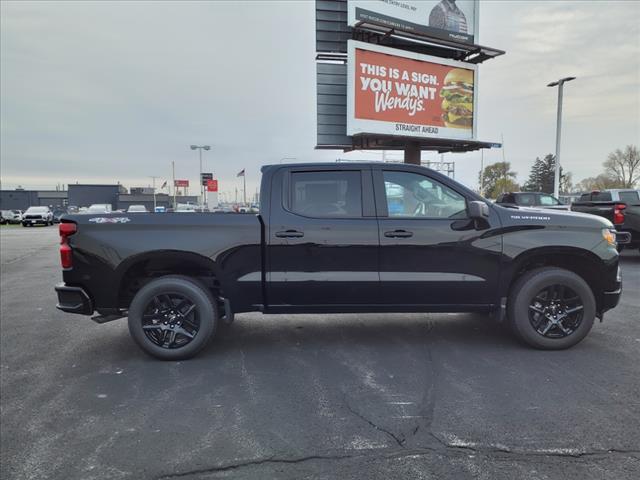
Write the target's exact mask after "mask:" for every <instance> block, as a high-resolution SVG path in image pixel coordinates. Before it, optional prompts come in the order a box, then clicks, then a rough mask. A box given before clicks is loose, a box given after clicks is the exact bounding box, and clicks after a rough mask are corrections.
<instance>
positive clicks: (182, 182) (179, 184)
mask: <svg viewBox="0 0 640 480" xmlns="http://www.w3.org/2000/svg"><path fill="white" fill-rule="evenodd" d="M173 186H174V187H188V186H189V180H174V181H173Z"/></svg>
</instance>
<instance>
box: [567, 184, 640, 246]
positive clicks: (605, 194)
mask: <svg viewBox="0 0 640 480" xmlns="http://www.w3.org/2000/svg"><path fill="white" fill-rule="evenodd" d="M571 210H572V211H574V212H581V213H590V214H591V215H598V216H600V217H604V218H606V219H608V220H610V221H611V222H612V223H613V225H614V226H615V227H616V230H617V231H618V232H624V233H627V234H628V235H629V236H630V238H629V239H628V242H626V243H623V244H622V245H621V247H622V248H625V249H636V248H637V249H639V250H640V190H632V189H611V190H594V191H593V192H589V193H583V194H582V195H581V196H580V198H579V199H578V201H576V202H573V204H572V205H571Z"/></svg>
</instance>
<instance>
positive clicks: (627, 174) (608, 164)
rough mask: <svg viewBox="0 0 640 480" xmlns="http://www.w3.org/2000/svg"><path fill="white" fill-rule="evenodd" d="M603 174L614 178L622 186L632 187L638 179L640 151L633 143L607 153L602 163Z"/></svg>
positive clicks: (639, 178)
mask: <svg viewBox="0 0 640 480" xmlns="http://www.w3.org/2000/svg"><path fill="white" fill-rule="evenodd" d="M603 166H604V170H605V175H607V176H608V177H610V178H613V179H616V180H617V181H618V182H619V183H620V185H621V186H622V188H632V187H633V186H634V185H635V184H636V182H637V181H638V180H640V151H638V147H636V146H635V145H627V146H626V147H625V149H624V151H622V150H620V149H619V148H618V149H617V150H616V151H615V152H612V153H610V154H609V156H608V157H607V160H606V161H605V162H604V164H603Z"/></svg>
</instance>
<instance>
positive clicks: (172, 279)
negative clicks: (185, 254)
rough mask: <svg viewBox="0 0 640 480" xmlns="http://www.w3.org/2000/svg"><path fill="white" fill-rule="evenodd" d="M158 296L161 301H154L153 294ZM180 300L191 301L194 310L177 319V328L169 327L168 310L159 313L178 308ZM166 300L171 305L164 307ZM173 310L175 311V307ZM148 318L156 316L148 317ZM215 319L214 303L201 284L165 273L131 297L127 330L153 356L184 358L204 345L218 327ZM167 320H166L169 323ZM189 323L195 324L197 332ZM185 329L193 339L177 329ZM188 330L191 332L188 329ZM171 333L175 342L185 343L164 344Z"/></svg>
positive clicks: (170, 325) (170, 321)
mask: <svg viewBox="0 0 640 480" xmlns="http://www.w3.org/2000/svg"><path fill="white" fill-rule="evenodd" d="M158 296H161V299H160V303H158V301H154V297H155V298H157V297H158ZM167 298H168V300H167ZM181 299H183V300H188V301H189V302H191V305H193V307H194V308H193V313H192V314H189V315H188V316H185V317H179V318H178V319H176V320H175V322H176V325H175V326H176V330H175V331H174V330H169V329H168V328H169V327H171V328H173V327H172V325H173V323H172V322H173V320H172V319H171V318H172V315H169V314H168V313H165V314H164V315H163V314H161V313H158V312H160V311H165V312H167V311H168V310H171V309H173V308H174V307H175V308H176V310H179V309H178V307H179V306H180V304H181V303H180V302H181V301H183V300H181ZM169 301H171V302H172V303H173V305H171V306H170V307H169V308H166V307H167V305H169ZM188 308H190V307H187V309H188ZM145 312H146V314H145ZM172 312H173V313H176V311H175V310H173V311H172ZM150 317H156V318H154V319H152V320H149V318H150ZM187 319H188V321H187ZM218 319H219V316H218V309H217V305H216V303H215V301H214V299H213V296H212V295H211V293H210V292H209V291H208V290H207V288H206V287H205V286H204V285H202V284H201V283H200V282H198V281H196V280H194V279H192V278H189V277H185V276H182V275H168V276H165V277H160V278H158V279H156V280H153V281H151V282H149V283H148V284H146V285H145V286H144V287H142V288H141V289H140V291H139V292H138V293H137V294H136V296H135V297H134V298H133V301H132V302H131V305H130V306H129V320H128V322H129V333H131V336H132V337H133V339H134V340H135V342H136V343H137V344H138V345H139V346H140V348H142V349H143V350H144V351H145V352H146V353H148V354H149V355H151V356H153V357H155V358H158V359H160V360H186V359H188V358H191V357H193V356H195V355H196V354H197V353H198V352H200V350H202V349H203V348H204V347H206V346H207V344H208V343H209V341H210V340H211V338H212V337H213V335H214V334H215V332H216V330H217V327H218ZM167 322H169V324H168V325H167ZM143 324H144V327H145V328H143ZM163 325H164V326H163ZM190 326H197V327H198V328H197V331H196V330H195V329H191V327H190ZM178 328H179V329H180V330H178ZM184 329H187V333H191V334H193V335H194V336H193V338H191V339H189V338H188V337H187V336H186V335H182V334H181V333H180V331H184ZM189 329H190V330H191V332H189V331H188V330H189ZM194 332H195V333H194ZM172 333H173V339H176V340H175V341H176V343H179V342H183V341H188V343H186V344H184V345H175V344H173V346H171V345H169V346H167V342H168V340H164V338H165V337H167V335H168V336H169V338H170V339H171V338H172V337H171V334H172ZM161 339H162V340H161ZM171 341H173V340H171ZM159 343H164V344H163V345H160V344H159Z"/></svg>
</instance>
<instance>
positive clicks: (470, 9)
mask: <svg viewBox="0 0 640 480" xmlns="http://www.w3.org/2000/svg"><path fill="white" fill-rule="evenodd" d="M477 19H478V1H477V0H349V3H348V21H349V26H351V27H355V26H356V25H357V24H358V23H359V22H370V23H375V24H377V25H383V26H386V27H389V28H393V29H395V30H396V31H402V32H407V33H413V34H417V35H428V36H431V37H437V38H442V39H444V40H451V41H456V42H463V43H470V44H474V43H477V41H478V38H477V37H478V35H477V33H476V32H477Z"/></svg>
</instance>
